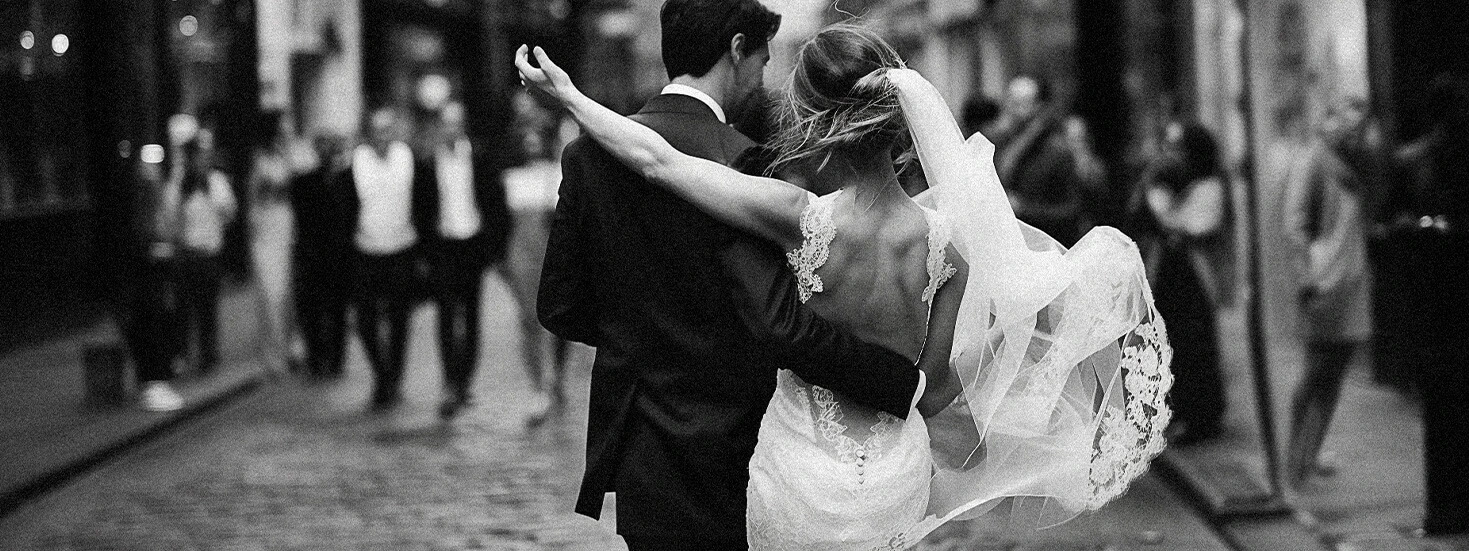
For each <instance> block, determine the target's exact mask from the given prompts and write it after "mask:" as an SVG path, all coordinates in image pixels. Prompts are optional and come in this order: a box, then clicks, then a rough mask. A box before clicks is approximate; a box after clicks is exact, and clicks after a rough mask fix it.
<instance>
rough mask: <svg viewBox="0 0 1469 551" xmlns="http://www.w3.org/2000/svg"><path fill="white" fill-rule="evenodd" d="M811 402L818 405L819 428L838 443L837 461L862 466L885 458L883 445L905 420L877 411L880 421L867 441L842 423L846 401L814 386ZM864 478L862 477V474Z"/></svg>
mask: <svg viewBox="0 0 1469 551" xmlns="http://www.w3.org/2000/svg"><path fill="white" fill-rule="evenodd" d="M811 402H812V404H813V405H814V406H815V407H816V430H817V432H820V433H821V437H822V438H825V439H826V440H827V441H828V442H831V443H832V445H833V446H835V450H836V454H837V460H839V461H841V462H842V463H848V464H858V465H859V466H861V465H862V464H865V463H866V462H868V461H877V460H878V459H881V458H882V449H883V444H884V443H885V442H887V441H888V440H890V439H891V436H892V433H893V430H894V429H895V428H897V426H898V425H899V424H901V423H902V421H901V420H900V419H898V418H897V417H894V416H892V415H891V414H889V413H887V412H882V411H879V412H877V424H875V425H873V426H872V436H870V437H868V438H867V440H865V441H863V442H858V441H857V440H856V439H854V438H852V437H850V436H847V435H846V434H844V433H846V431H847V426H846V425H843V424H842V419H843V417H844V416H843V415H842V404H841V402H839V401H837V399H836V395H835V394H834V393H832V391H830V390H827V389H825V388H821V387H819V386H816V385H811ZM859 478H860V477H859Z"/></svg>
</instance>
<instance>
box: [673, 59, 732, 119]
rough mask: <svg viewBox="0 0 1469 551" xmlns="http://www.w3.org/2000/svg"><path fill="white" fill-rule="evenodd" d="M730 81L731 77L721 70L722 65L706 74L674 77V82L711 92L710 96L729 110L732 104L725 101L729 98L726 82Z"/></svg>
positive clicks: (706, 92)
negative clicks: (727, 96)
mask: <svg viewBox="0 0 1469 551" xmlns="http://www.w3.org/2000/svg"><path fill="white" fill-rule="evenodd" d="M728 81H729V78H728V76H727V75H726V74H724V71H720V67H718V66H715V67H714V68H713V69H711V70H710V71H709V72H708V73H705V74H704V76H701V77H696V76H692V75H679V76H677V77H674V79H673V81H672V82H673V84H682V85H684V86H688V87H690V88H693V89H695V90H698V91H700V92H703V93H705V94H709V97H710V98H713V99H714V103H718V104H719V106H720V107H723V108H724V109H725V110H726V111H728V110H729V108H730V105H729V102H728V101H725V100H726V99H728V98H726V97H725V96H726V95H727V94H726V93H725V90H726V89H727V86H726V84H727V83H728Z"/></svg>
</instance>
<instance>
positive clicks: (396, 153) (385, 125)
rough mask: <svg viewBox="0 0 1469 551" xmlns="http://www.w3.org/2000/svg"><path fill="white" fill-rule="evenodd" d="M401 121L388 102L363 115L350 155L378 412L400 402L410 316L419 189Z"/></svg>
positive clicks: (363, 319)
mask: <svg viewBox="0 0 1469 551" xmlns="http://www.w3.org/2000/svg"><path fill="white" fill-rule="evenodd" d="M399 124H400V118H399V116H398V114H397V112H395V111H394V110H392V109H391V108H387V107H379V108H376V109H373V110H372V111H371V112H370V114H369V115H368V119H367V143H364V144H362V145H359V146H357V149H356V150H355V151H354V152H353V154H352V168H351V172H350V174H351V178H350V181H351V182H352V190H353V192H355V196H354V198H353V199H354V200H353V201H352V207H353V213H352V216H351V218H350V219H351V220H353V221H354V222H355V226H354V227H355V234H354V236H353V242H354V244H355V245H356V251H357V255H356V262H355V267H354V270H355V276H356V277H355V278H354V279H355V280H356V281H355V287H356V288H355V294H356V304H357V330H358V332H359V334H360V336H361V338H362V344H363V347H364V348H366V350H367V361H368V363H369V364H370V365H371V366H372V371H373V375H374V381H373V390H372V403H371V409H372V410H373V411H375V412H382V411H386V410H388V409H391V408H393V407H394V406H396V405H398V403H399V402H401V401H402V393H401V388H400V387H401V386H402V380H403V366H404V362H405V361H406V359H407V352H408V315H409V313H410V312H409V307H410V305H411V301H412V299H413V297H412V293H413V287H414V285H415V283H414V282H415V281H416V280H417V273H416V272H415V268H416V266H415V264H416V260H417V259H416V258H415V252H416V250H415V246H416V245H417V244H418V232H417V230H416V229H415V228H414V226H415V224H414V220H413V211H414V210H415V204H422V203H421V201H422V199H420V198H418V197H415V195H419V193H416V191H417V190H418V189H420V188H422V187H423V186H416V185H414V184H415V179H416V178H415V176H416V174H415V169H414V162H413V152H412V151H411V150H410V149H409V147H408V144H407V143H404V142H403V140H402V139H401V138H400V136H401V129H400V128H399Z"/></svg>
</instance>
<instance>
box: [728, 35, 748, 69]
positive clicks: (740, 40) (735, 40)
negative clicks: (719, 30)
mask: <svg viewBox="0 0 1469 551" xmlns="http://www.w3.org/2000/svg"><path fill="white" fill-rule="evenodd" d="M748 40H749V37H747V36H745V33H735V35H734V36H731V37H729V60H730V61H733V62H735V63H739V62H740V60H741V59H743V58H744V57H745V43H746V42H747V41H748Z"/></svg>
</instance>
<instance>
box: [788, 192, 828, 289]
mask: <svg viewBox="0 0 1469 551" xmlns="http://www.w3.org/2000/svg"><path fill="white" fill-rule="evenodd" d="M836 195H837V194H836V193H830V194H827V195H825V196H821V197H817V196H815V195H813V196H811V200H810V202H809V203H807V205H806V210H805V211H802V212H801V236H802V238H803V241H802V242H801V248H799V249H796V250H794V251H790V252H788V253H786V261H787V262H789V263H790V265H791V271H792V272H795V274H796V290H797V291H798V292H799V293H800V297H801V302H803V303H804V302H806V301H808V300H811V294H812V293H820V292H821V291H822V290H824V287H823V285H822V284H821V276H819V275H816V269H817V268H820V267H822V266H824V265H826V258H827V256H828V255H830V254H831V240H832V239H834V238H835V237H836V235H837V229H836V225H835V224H833V223H832V221H831V211H832V204H833V199H835V198H836Z"/></svg>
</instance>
